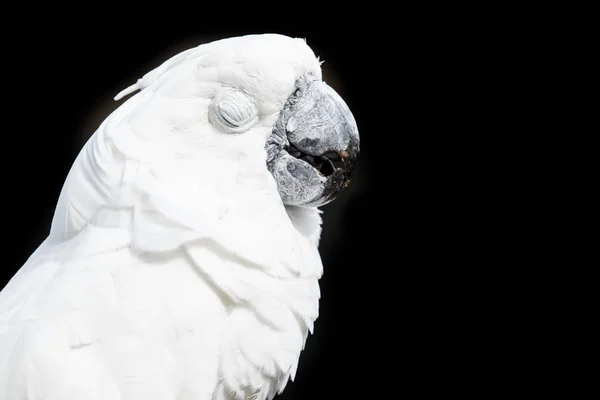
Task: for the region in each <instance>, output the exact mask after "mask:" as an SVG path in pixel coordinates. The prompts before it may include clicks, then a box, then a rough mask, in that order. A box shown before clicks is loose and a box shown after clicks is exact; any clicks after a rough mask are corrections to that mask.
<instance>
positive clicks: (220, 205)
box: [0, 35, 322, 400]
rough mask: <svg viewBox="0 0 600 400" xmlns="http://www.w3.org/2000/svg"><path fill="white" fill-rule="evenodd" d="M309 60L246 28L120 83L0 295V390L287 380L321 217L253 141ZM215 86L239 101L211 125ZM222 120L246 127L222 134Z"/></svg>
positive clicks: (138, 391)
mask: <svg viewBox="0 0 600 400" xmlns="http://www.w3.org/2000/svg"><path fill="white" fill-rule="evenodd" d="M307 73H310V74H312V75H314V76H317V77H318V78H320V76H321V75H320V74H321V72H320V63H319V61H318V59H317V58H316V57H315V55H314V54H313V52H312V51H311V49H310V48H309V47H308V46H307V45H306V43H305V42H304V41H303V40H301V39H291V38H288V37H284V36H279V35H257V36H245V37H240V38H232V39H225V40H221V41H217V42H213V43H210V44H205V45H202V46H199V47H197V48H194V49H190V50H188V51H185V52H183V53H181V54H179V55H177V56H175V57H173V58H172V59H170V60H168V61H167V62H165V63H164V64H163V65H161V66H160V67H158V68H156V69H155V70H153V71H151V72H150V73H148V74H147V75H145V76H144V77H143V78H142V79H140V80H139V81H138V83H136V84H135V85H134V86H133V87H132V88H130V89H127V90H126V91H124V92H122V93H121V94H120V96H124V95H126V94H129V93H132V92H134V91H135V90H138V89H141V91H140V92H139V93H137V94H135V95H134V96H132V97H131V98H129V99H128V100H127V101H126V102H125V103H124V104H122V105H121V106H120V107H119V108H118V109H117V110H115V111H114V112H113V113H112V114H111V115H110V116H109V117H108V118H107V119H106V120H105V121H104V122H103V123H102V124H101V126H100V127H99V128H98V130H97V131H96V132H95V133H94V135H93V136H92V137H91V139H90V140H89V141H88V143H87V144H86V145H85V147H84V148H83V150H82V151H81V153H80V154H79V156H78V158H77V160H76V161H75V163H74V165H73V167H72V169H71V171H70V173H69V176H68V178H67V180H66V182H65V185H64V187H63V190H62V193H61V196H60V199H59V202H58V205H57V207H56V212H55V216H54V219H53V222H52V227H51V232H50V235H49V237H48V238H47V239H46V240H45V241H44V242H43V243H42V245H41V246H40V247H39V248H38V250H37V251H36V252H35V253H34V254H33V255H32V256H31V257H30V259H29V260H28V261H27V262H26V264H25V265H24V266H23V267H22V268H21V270H20V271H19V272H18V273H17V274H16V275H15V277H14V278H13V279H12V280H11V281H10V283H9V284H8V285H7V286H6V288H5V289H4V290H3V291H2V292H0V399H4V400H24V399H26V400H42V399H43V400H84V399H85V400H96V399H97V400H142V399H143V400H153V399H156V400H205V399H214V400H221V399H223V400H224V399H270V398H272V397H273V396H274V395H275V394H276V393H277V392H279V391H281V390H282V389H283V388H284V386H285V385H286V383H287V381H288V380H289V378H290V377H291V378H293V376H294V373H295V371H296V368H297V364H298V357H299V354H300V352H301V350H302V348H303V346H304V343H305V340H306V337H307V334H308V332H309V331H310V330H312V326H313V322H314V320H315V319H316V318H317V314H318V299H319V286H318V279H319V278H320V276H321V274H322V265H321V261H320V257H319V254H318V251H317V244H318V240H319V236H320V224H321V219H320V216H319V211H318V210H317V209H316V208H289V209H287V210H286V207H285V206H283V204H282V202H281V199H280V197H279V195H278V192H277V187H276V183H275V182H274V180H273V177H272V175H271V174H270V173H269V171H268V170H267V167H266V165H265V158H266V152H265V141H266V139H267V138H268V136H269V135H270V133H271V129H272V126H273V124H274V122H275V120H276V119H277V116H278V114H279V112H280V110H281V109H282V106H283V104H284V103H285V101H286V99H287V97H288V96H289V95H290V93H291V92H292V90H293V88H294V82H295V81H296V79H298V78H299V77H300V76H302V75H304V74H307ZM240 93H245V94H248V95H249V97H251V99H252V101H251V102H247V100H244V96H241V97H240V95H239V94H240ZM223 98H226V99H227V101H233V102H235V101H241V102H243V101H246V102H247V103H245V104H243V107H241V108H240V110H241V111H240V112H238V113H237V114H236V113H234V112H233V111H231V112H230V111H226V112H225V113H224V114H223V115H225V117H226V118H225V119H224V120H223V121H221V122H222V123H223V124H224V125H222V126H221V125H218V124H217V123H211V122H214V121H212V120H211V116H210V110H211V107H214V106H215V104H216V101H217V100H220V99H223ZM236 99H237V100H236ZM240 99H241V100H240ZM222 104H223V109H225V110H228V109H227V103H226V102H224V103H222ZM227 112H230V114H227ZM228 119H231V120H232V121H234V122H240V121H242V122H243V121H246V122H248V126H247V127H246V128H245V130H244V132H243V133H242V134H240V133H228V132H227V131H226V130H227V122H228Z"/></svg>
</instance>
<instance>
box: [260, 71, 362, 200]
mask: <svg viewBox="0 0 600 400" xmlns="http://www.w3.org/2000/svg"><path fill="white" fill-rule="evenodd" d="M359 144H360V139H359V135H358V128H357V126H356V121H355V120H354V116H353V115H352V113H351V112H350V109H349V107H348V105H347V104H346V103H345V102H344V100H343V99H342V98H341V97H340V96H339V95H338V94H337V93H336V91H335V90H333V89H332V88H331V87H330V86H329V85H327V84H326V83H325V82H323V81H319V80H316V79H314V78H311V77H307V76H305V77H302V78H300V79H299V80H298V81H297V82H296V90H295V91H294V93H293V94H292V95H291V96H290V97H289V98H288V101H287V102H286V105H285V107H284V109H283V110H282V112H281V113H280V116H279V119H278V120H277V122H276V124H275V126H274V128H273V135H272V136H271V139H270V140H269V142H268V143H267V152H268V154H269V168H270V169H271V172H272V173H273V175H274V176H275V178H276V181H277V183H278V186H279V192H280V194H281V195H282V199H283V200H284V203H286V204H293V205H305V206H320V205H324V204H327V203H329V202H330V201H332V200H334V199H335V198H336V197H337V195H338V194H339V192H340V191H341V190H342V189H343V188H345V187H346V186H348V184H349V183H350V178H351V176H352V174H353V173H354V170H355V167H356V162H357V159H358V154H359V147H360V146H359ZM274 149H275V150H274ZM282 152H283V154H281V153H282ZM293 188H296V191H298V193H295V191H294V189H293ZM290 190H292V192H290Z"/></svg>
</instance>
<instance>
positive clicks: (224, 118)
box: [209, 90, 258, 133]
mask: <svg viewBox="0 0 600 400" xmlns="http://www.w3.org/2000/svg"><path fill="white" fill-rule="evenodd" d="M209 117H210V119H211V122H212V123H213V124H215V125H217V126H218V127H220V128H221V129H222V130H224V131H226V132H232V133H239V132H244V131H246V130H248V129H249V128H250V127H251V126H252V125H254V124H255V123H256V121H257V120H258V110H257V108H256V105H255V104H254V101H253V100H252V99H251V98H250V97H249V96H248V95H246V94H245V93H243V92H242V91H239V90H231V91H229V92H227V93H225V94H223V95H222V96H220V98H218V99H216V101H215V103H213V105H212V107H211V112H209Z"/></svg>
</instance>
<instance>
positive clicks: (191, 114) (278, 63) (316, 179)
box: [115, 35, 359, 207]
mask: <svg viewBox="0 0 600 400" xmlns="http://www.w3.org/2000/svg"><path fill="white" fill-rule="evenodd" d="M136 89H145V90H143V91H142V92H141V93H140V94H139V95H138V96H142V99H140V100H139V101H140V102H141V103H143V104H144V107H143V108H140V109H141V110H143V112H140V114H139V115H137V114H136V112H135V109H132V110H130V113H129V115H130V116H131V117H130V119H131V121H130V125H131V126H132V127H133V128H135V125H136V118H138V121H137V125H138V126H139V129H138V131H139V132H145V131H144V130H143V129H144V127H149V126H152V127H153V128H152V129H150V130H149V131H148V132H162V133H160V134H158V135H159V136H161V137H160V138H151V139H152V141H153V143H154V146H155V150H154V153H157V152H158V153H161V152H163V153H164V152H170V154H177V155H178V156H179V157H180V158H186V157H194V158H196V159H202V160H204V162H205V163H206V164H209V166H210V165H212V168H213V169H215V170H219V171H224V170H227V169H228V168H230V167H228V165H234V163H229V164H227V162H231V161H233V162H235V165H237V166H238V168H246V169H247V171H248V173H250V171H253V170H255V171H256V170H260V169H261V168H262V169H265V170H268V171H269V172H270V174H271V175H272V177H273V178H274V180H275V183H276V186H277V191H278V193H279V195H280V197H281V200H282V202H283V203H284V204H285V205H295V206H310V207H315V206H320V205H324V204H326V203H328V202H330V201H332V200H333V199H335V197H336V196H337V195H338V193H339V192H340V191H341V190H342V189H343V188H344V187H346V186H347V185H348V183H349V182H350V177H351V175H352V173H353V171H354V168H355V164H356V160H357V157H358V153H359V135H358V129H357V126H356V122H355V120H354V117H353V116H352V113H351V112H350V110H349V108H348V106H347V104H346V103H345V102H344V100H342V98H341V97H340V96H339V95H338V94H337V93H336V92H335V91H334V90H333V89H332V88H331V87H330V86H329V85H327V84H326V83H325V82H324V81H323V80H322V76H321V67H320V62H319V60H318V58H317V57H315V54H314V53H313V51H312V50H311V49H310V47H309V46H308V45H307V44H306V42H305V41H304V40H302V39H292V38H289V37H286V36H282V35H250V36H243V37H238V38H229V39H223V40H219V41H216V42H212V43H209V44H205V45H202V46H199V47H197V48H195V49H190V50H188V51H186V52H183V53H181V54H179V55H177V56H175V57H174V58H172V59H171V60H169V61H167V62H165V63H164V64H163V65H162V66H161V67H159V68H157V69H155V70H153V71H151V72H150V73H148V74H147V75H146V76H144V78H142V79H140V80H139V81H138V83H137V84H136V85H134V86H133V87H131V88H129V89H126V90H125V91H123V92H122V93H120V94H119V95H118V96H117V98H120V97H122V96H123V95H125V94H128V93H130V92H131V91H133V90H136ZM138 96H136V97H138ZM144 96H145V97H146V98H147V100H146V101H144V100H143V97H144ZM124 106H126V105H124ZM165 110H167V111H165ZM149 111H150V112H152V113H154V114H152V117H150V116H149V115H150V114H149ZM157 114H159V115H162V117H157V116H156V115H157ZM160 124H163V125H165V128H163V129H160V128H157V126H159V125H160ZM141 134H142V135H147V134H145V133H141ZM166 137H169V138H170V139H174V138H175V140H170V141H168V142H167V141H165V140H164V139H165V138H166ZM156 139H159V140H158V141H156ZM115 140H116V141H117V142H118V141H119V139H118V138H115ZM161 142H162V143H164V145H161V144H160V143H161ZM174 143H178V144H177V145H175V144H174ZM117 145H118V143H117ZM244 163H246V164H244ZM206 166H207V165H205V167H206Z"/></svg>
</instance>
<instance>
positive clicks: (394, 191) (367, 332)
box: [0, 16, 459, 400]
mask: <svg viewBox="0 0 600 400" xmlns="http://www.w3.org/2000/svg"><path fill="white" fill-rule="evenodd" d="M156 18H160V16H156ZM342 22H343V23H342ZM342 22H340V23H339V24H337V25H335V26H333V25H330V26H325V27H323V26H321V27H319V28H317V27H316V26H314V27H311V26H307V24H302V23H295V24H282V25H281V26H274V25H263V26H253V27H237V28H235V29H223V28H220V29H219V28H217V29H214V28H212V29H208V28H197V27H195V26H194V25H190V24H181V25H178V24H169V25H168V26H164V25H160V24H159V25H158V27H157V24H156V23H155V22H153V21H146V22H143V23H140V22H138V23H129V22H127V21H117V20H105V21H103V22H102V23H91V22H88V21H84V22H77V23H76V22H73V21H72V20H69V19H68V18H65V21H56V20H52V21H48V22H46V23H42V24H36V25H35V26H31V27H29V29H30V30H31V31H32V32H33V36H30V37H33V38H35V39H28V37H27V36H16V37H13V38H12V39H11V40H6V44H5V47H4V54H5V55H6V57H5V65H4V68H5V71H6V72H5V73H4V77H5V84H4V88H5V90H4V100H5V101H6V103H5V106H4V107H3V112H4V119H5V120H6V121H10V123H9V124H6V125H5V127H6V129H7V130H6V131H4V132H3V133H2V135H3V139H2V140H3V143H4V145H3V150H4V152H3V153H4V156H3V158H2V160H1V161H2V170H3V171H4V173H3V183H2V191H3V193H4V194H3V196H2V199H3V203H4V204H3V208H4V210H8V211H7V212H6V214H7V215H5V218H4V220H3V225H4V232H5V233H6V234H7V235H8V239H7V240H5V242H4V243H5V244H8V248H6V249H5V251H4V255H5V257H4V260H3V263H2V269H1V271H0V272H1V279H0V287H3V286H4V285H5V284H6V282H8V280H9V279H10V277H11V276H12V275H13V274H14V273H15V272H16V271H17V269H18V268H19V267H20V266H21V265H22V264H23V263H24V262H25V260H26V259H27V258H28V257H29V255H30V254H31V253H32V252H33V250H35V248H36V247H37V246H38V245H39V244H40V243H41V242H42V240H43V239H44V238H45V237H46V235H47V234H48V231H49V227H50V222H51V218H52V214H53V211H54V207H55V204H56V201H57V199H58V195H59V193H60V189H61V187H62V184H63V181H64V179H65V177H66V175H67V173H68V171H69V168H70V166H71V164H72V162H73V160H74V159H75V157H76V156H77V154H78V152H79V150H80V149H81V147H82V146H83V144H84V143H85V140H86V139H87V138H88V137H89V136H90V135H91V134H92V133H93V132H94V130H95V129H96V127H97V126H98V124H99V123H100V122H101V121H102V120H103V119H104V118H105V117H106V116H107V115H108V114H110V112H111V111H112V110H114V109H115V108H116V107H117V106H118V103H115V102H113V101H112V98H113V97H114V95H115V94H116V93H118V92H119V91H120V90H121V89H123V88H125V87H127V86H129V85H130V84H132V83H133V82H135V80H136V79H137V78H139V77H141V76H142V75H143V74H144V73H146V72H147V71H149V70H150V69H152V68H154V67H156V66H157V65H159V64H160V63H161V62H162V61H164V60H166V59H167V58H169V57H170V56H172V55H174V54H177V53H178V52H180V51H182V50H184V49H187V48H189V47H193V46H196V45H199V44H201V43H205V42H208V41H212V40H215V39H219V38H224V37H230V36H238V35H244V34H251V33H281V34H286V35H289V36H294V37H303V38H306V39H307V43H308V44H309V46H311V47H312V48H313V50H314V52H315V53H316V55H318V56H320V58H321V59H322V60H324V61H325V63H324V65H323V70H324V79H325V80H326V81H327V82H328V83H330V85H331V86H333V87H334V88H335V89H336V90H337V91H338V93H340V95H341V96H342V97H343V98H344V99H345V100H346V102H347V103H348V105H349V106H350V108H351V110H352V111H353V114H354V116H355V118H356V120H357V124H358V127H359V131H360V134H361V155H360V158H359V163H358V169H357V171H358V172H357V174H356V176H355V179H354V180H353V184H352V185H351V186H350V187H349V188H348V190H347V191H346V192H345V193H343V195H342V196H341V197H340V199H338V200H336V201H335V202H333V203H332V204H330V205H328V206H325V207H324V208H323V209H324V225H323V235H322V242H321V246H320V250H321V254H322V258H323V263H324V268H325V274H324V276H323V278H322V280H321V288H322V298H321V303H320V317H319V319H318V320H317V322H316V326H315V335H311V336H309V339H308V342H307V345H306V350H305V351H304V352H303V353H302V356H301V361H300V367H299V370H298V374H297V377H296V382H294V383H290V384H289V385H288V387H287V388H286V390H285V392H284V394H283V395H281V396H280V397H278V398H279V399H282V400H283V399H288V400H289V399H338V398H339V399H342V398H384V397H383V396H385V398H396V397H397V396H396V395H397V393H398V392H399V391H402V390H407V389H406V388H408V387H412V388H419V389H418V390H419V391H420V392H422V393H426V392H427V391H430V390H432V389H435V388H437V385H438V384H437V383H436V384H432V383H431V382H428V379H429V378H430V377H432V376H434V375H433V374H434V373H435V371H437V370H438V369H442V368H445V367H446V366H447V365H448V366H449V364H450V363H451V362H452V361H454V359H452V360H451V358H448V357H445V356H443V355H440V353H437V351H439V352H442V353H443V352H452V351H455V349H452V348H449V347H446V346H444V343H445V341H447V340H448V338H449V334H448V333H446V334H440V332H442V331H443V332H451V330H452V329H453V328H452V324H453V323H455V321H456V319H458V318H459V316H458V314H459V311H458V310H457V311H456V312H455V313H454V314H453V313H452V312H450V314H451V315H452V318H451V319H452V320H453V322H452V323H450V324H448V323H447V322H448V321H447V318H448V313H447V312H446V311H448V310H444V311H443V313H444V314H445V316H444V317H442V316H441V314H440V313H441V311H440V310H441V309H444V305H443V304H441V305H439V304H438V305H437V306H436V307H430V303H432V302H436V303H437V300H439V299H435V300H434V299H433V297H432V294H431V293H432V288H434V287H440V286H443V284H440V282H442V281H443V280H444V279H445V276H446V275H445V273H444V272H442V273H440V271H439V265H438V261H439V259H438V257H439V256H440V252H446V253H445V254H444V255H449V254H448V253H447V252H448V251H451V250H449V249H448V248H442V247H439V246H435V245H433V243H434V240H435V238H436V237H438V236H441V235H445V234H447V233H449V232H448V231H446V229H447V228H444V227H443V224H442V227H440V226H439V224H437V222H438V221H435V218H432V215H440V207H441V208H444V207H447V204H449V203H448V202H446V203H442V204H440V203H437V202H436V200H439V197H437V196H440V197H441V196H451V195H452V194H448V193H442V190H441V189H440V191H439V192H437V191H435V192H434V193H431V192H430V189H429V186H432V185H435V183H434V182H432V181H430V180H428V181H427V182H425V183H422V182H421V183H418V184H416V185H415V182H416V181H417V180H419V178H420V177H422V176H423V173H424V172H423V171H427V170H428V168H430V166H429V165H428V161H427V160H428V158H427V157H423V158H422V159H421V158H419V157H418V156H416V155H415V153H416V152H417V153H420V154H423V153H422V152H423V150H422V149H420V148H419V149H418V148H410V147H407V146H406V143H407V141H406V137H407V135H408V136H411V135H416V134H418V133H419V132H420V131H421V132H422V131H426V129H416V130H415V129H412V130H411V129H407V127H406V126H403V121H404V120H408V119H411V118H412V119H414V117H415V115H410V114H411V113H413V112H414V109H411V107H414V105H412V106H411V105H410V104H408V103H411V102H413V103H414V102H417V103H418V102H419V101H420V99H419V98H413V99H409V100H410V101H409V102H408V103H407V102H406V99H403V97H405V95H404V91H405V89H406V87H407V86H408V85H410V84H411V81H412V80H414V78H413V77H412V76H411V75H410V74H409V73H407V71H406V70H405V69H404V67H403V64H404V63H406V58H404V54H403V53H404V51H405V48H406V42H407V40H406V39H405V40H404V41H402V40H400V39H399V38H397V37H395V36H391V35H390V34H389V33H388V32H387V31H383V30H381V29H378V27H377V26H375V28H374V27H373V26H371V27H370V28H366V27H364V26H361V25H360V24H357V23H352V22H351V21H342ZM308 25H311V24H308ZM315 25H327V24H319V23H315ZM376 25H377V24H376ZM290 26H292V27H294V26H295V27H296V28H290ZM413 83H414V82H413ZM424 90H425V91H427V89H424ZM427 123H428V122H427V121H426V120H425V121H423V124H427ZM424 135H425V136H426V138H425V141H427V140H429V139H431V141H432V142H433V135H432V134H431V132H426V133H424ZM421 140H422V139H421ZM430 144H431V145H432V146H430V147H429V149H431V148H432V147H433V148H437V147H438V146H440V145H439V144H433V143H430ZM436 151H437V150H436ZM408 160H411V162H408ZM415 160H416V162H414V161H415ZM442 173H443V172H442ZM417 176H418V177H419V178H417ZM425 192H427V196H425V195H423V194H422V193H425ZM407 198H408V199H409V201H407ZM430 206H431V207H430ZM432 320H434V321H436V322H434V323H433V324H432V322H431V321H432ZM436 349H437V350H436ZM436 375H437V374H436ZM436 381H437V382H439V379H436ZM421 382H423V386H422V387H421ZM402 388H404V389H402ZM376 393H381V396H380V395H376ZM388 395H389V397H387V396H388Z"/></svg>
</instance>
